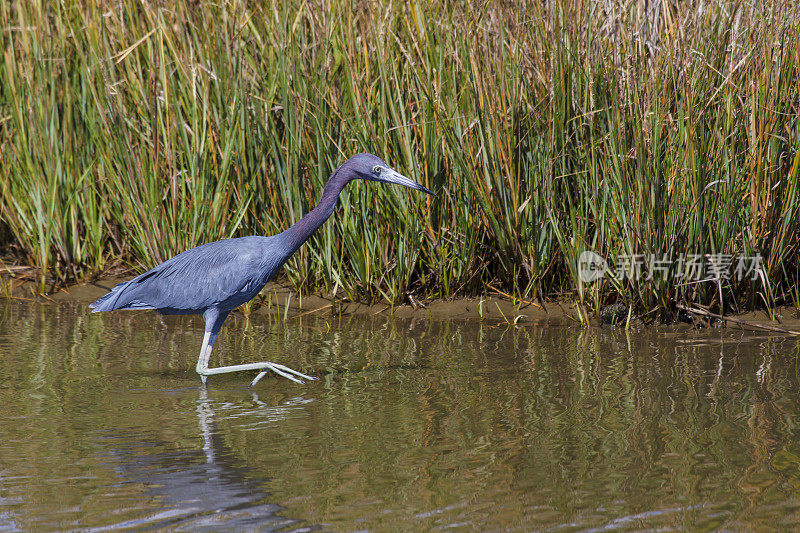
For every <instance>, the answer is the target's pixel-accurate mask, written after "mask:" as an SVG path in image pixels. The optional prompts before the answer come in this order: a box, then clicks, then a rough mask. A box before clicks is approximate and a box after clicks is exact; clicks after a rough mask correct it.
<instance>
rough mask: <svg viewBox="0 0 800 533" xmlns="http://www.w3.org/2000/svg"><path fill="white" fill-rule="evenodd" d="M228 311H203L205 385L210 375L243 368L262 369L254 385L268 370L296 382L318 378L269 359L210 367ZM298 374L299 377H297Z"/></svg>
mask: <svg viewBox="0 0 800 533" xmlns="http://www.w3.org/2000/svg"><path fill="white" fill-rule="evenodd" d="M229 312H230V311H226V312H219V311H217V310H216V309H209V310H208V311H206V312H205V313H203V318H204V319H205V321H206V332H205V335H204V336H203V346H202V347H201V348H200V356H199V357H198V359H197V373H198V374H200V380H201V381H202V382H203V384H204V385H205V384H206V382H207V381H208V376H212V375H214V374H227V373H228V372H240V371H242V370H261V371H262V372H261V373H260V374H258V376H256V378H255V379H254V380H253V381H252V382H251V383H250V386H251V387H252V386H253V385H255V384H256V383H258V381H259V380H260V379H261V378H262V377H264V376H265V375H266V374H267V372H269V371H270V370H271V371H273V372H275V373H276V374H278V375H279V376H283V377H285V378H286V379H290V380H292V381H294V382H296V383H303V382H302V381H301V380H300V379H297V378H298V377H299V378H303V379H307V380H309V381H313V380H315V379H316V378H314V377H311V376H307V375H305V374H302V373H300V372H298V371H296V370H292V369H291V368H289V367H288V366H284V365H280V364H278V363H270V362H268V361H263V362H261V363H248V364H244V365H232V366H221V367H218V368H208V360H209V359H210V357H211V349H212V348H213V347H214V341H216V340H217V335H219V330H220V328H222V323H223V322H224V321H225V319H226V318H227V317H228V313H229ZM295 376H297V377H295Z"/></svg>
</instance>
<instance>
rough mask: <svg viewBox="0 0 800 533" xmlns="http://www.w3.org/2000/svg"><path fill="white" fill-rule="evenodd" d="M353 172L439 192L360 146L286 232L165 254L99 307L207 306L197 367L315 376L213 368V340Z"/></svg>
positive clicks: (188, 310)
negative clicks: (362, 151)
mask: <svg viewBox="0 0 800 533" xmlns="http://www.w3.org/2000/svg"><path fill="white" fill-rule="evenodd" d="M353 179H363V180H369V181H380V182H384V183H395V184H398V185H404V186H406V187H410V188H412V189H417V190H420V191H424V192H426V193H428V194H433V192H431V191H430V190H428V189H426V188H425V187H423V186H422V185H420V184H418V183H416V182H414V181H411V180H410V179H408V178H406V177H405V176H402V175H400V174H398V173H397V172H395V171H394V170H392V169H391V168H389V166H388V165H386V163H384V162H383V161H382V160H381V159H380V158H379V157H377V156H375V155H372V154H357V155H355V156H353V157H351V158H350V159H348V160H347V161H345V162H344V163H343V164H342V165H341V166H340V167H339V168H337V169H336V170H335V171H334V172H333V174H332V175H331V177H330V178H329V179H328V182H327V183H326V184H325V189H324V191H323V192H322V197H321V198H320V200H319V203H318V204H317V206H316V207H315V208H314V209H312V210H311V211H310V212H309V213H308V214H306V215H305V216H304V217H303V218H302V219H300V220H299V221H298V222H297V223H296V224H294V225H293V226H292V227H291V228H289V229H287V230H286V231H284V232H283V233H279V234H278V235H273V236H271V237H258V236H253V237H240V238H237V239H226V240H222V241H217V242H210V243H208V244H203V245H201V246H198V247H196V248H192V249H190V250H186V251H185V252H183V253H181V254H178V255H176V256H175V257H173V258H172V259H169V260H167V261H164V262H163V263H161V264H160V265H158V266H156V267H155V268H153V269H152V270H149V271H147V272H145V273H144V274H142V275H140V276H137V277H135V278H134V279H132V280H130V281H126V282H124V283H120V284H119V285H117V286H116V287H114V288H113V289H112V290H111V292H109V293H108V294H106V295H105V296H103V297H102V298H100V299H99V300H97V301H96V302H94V303H93V304H91V305H90V306H89V307H91V308H92V309H93V310H94V312H95V313H98V312H101V311H113V310H115V309H156V310H158V311H159V312H161V313H165V314H202V315H203V319H204V320H205V323H206V331H205V336H204V337H203V345H202V347H201V349H200V357H199V358H198V361H197V372H198V373H199V374H200V376H201V379H202V381H203V383H205V382H206V379H207V377H208V376H209V375H213V374H222V373H225V372H235V371H239V370H260V371H261V372H260V373H259V374H258V376H256V378H255V379H254V380H253V382H252V383H251V386H252V385H254V384H255V383H256V382H258V380H260V379H261V378H262V377H263V376H264V375H265V374H266V373H267V371H269V370H272V371H273V372H276V373H277V374H280V375H282V376H284V377H286V378H288V379H291V380H293V381H298V382H301V381H300V380H299V379H297V377H295V376H298V377H302V378H306V379H313V378H311V377H310V376H306V375H305V374H301V373H299V372H296V371H294V370H292V369H290V368H288V367H285V366H283V365H279V364H277V363H270V362H261V363H251V364H245V365H234V366H227V367H220V368H208V359H209V357H210V355H211V348H212V347H213V345H214V341H215V340H216V338H217V335H218V334H219V330H220V328H221V327H222V323H223V322H224V321H225V318H227V316H228V314H229V313H230V312H231V311H232V310H234V309H236V308H237V307H239V306H240V305H241V304H243V303H245V302H248V301H250V300H252V299H253V298H254V297H255V296H256V295H257V294H258V293H259V292H260V291H261V289H262V288H264V285H266V283H267V282H268V281H269V280H270V279H271V278H272V277H273V276H274V275H275V274H276V273H277V272H278V270H280V268H281V267H282V266H283V264H284V263H285V262H286V260H287V259H289V257H291V256H292V254H293V253H294V252H295V251H297V249H298V248H300V246H302V244H303V243H304V242H306V240H308V238H309V237H310V236H311V235H313V234H314V232H315V231H317V229H318V228H319V227H320V226H321V225H322V224H323V223H324V222H325V221H326V220H327V219H328V218H329V217H330V216H331V215H332V214H333V210H334V208H335V207H336V201H337V199H338V198H339V193H341V191H342V189H343V188H344V186H345V185H347V184H348V183H349V182H350V181H351V180H353Z"/></svg>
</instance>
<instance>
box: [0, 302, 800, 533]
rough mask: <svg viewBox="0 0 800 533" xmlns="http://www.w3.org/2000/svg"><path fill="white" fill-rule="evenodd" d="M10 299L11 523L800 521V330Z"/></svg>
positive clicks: (579, 525) (0, 446) (2, 309)
mask: <svg viewBox="0 0 800 533" xmlns="http://www.w3.org/2000/svg"><path fill="white" fill-rule="evenodd" d="M164 322H165V324H162V323H161V322H160V321H159V319H158V317H157V316H155V315H153V314H149V313H116V314H109V315H92V314H89V313H87V309H86V308H85V307H84V306H81V305H75V304H67V303H63V304H33V303H23V302H8V301H0V405H1V406H2V407H1V408H0V409H1V410H0V432H2V439H0V529H3V530H16V529H21V530H32V529H33V530H65V529H66V530H68V529H81V530H86V529H92V528H108V527H112V526H113V527H122V528H131V529H140V528H170V529H177V530H181V529H185V530H192V531H195V530H203V529H208V530H221V529H222V530H243V529H245V530H253V529H256V530H273V529H279V530H286V531H291V530H301V531H302V530H309V529H312V530H341V531H352V530H359V529H365V530H390V529H405V530H409V529H414V530H433V529H444V528H453V527H455V528H459V529H465V530H469V529H479V530H555V531H578V530H604V529H649V528H663V529H685V528H692V529H708V530H710V529H735V530H741V529H749V530H769V529H789V528H794V529H796V528H798V527H800V440H798V439H799V438H800V431H799V430H798V420H799V419H798V413H800V402H799V401H798V380H799V379H800V373H799V372H798V363H797V360H798V341H797V340H796V339H789V338H786V337H780V336H768V335H762V334H757V333H743V332H740V331H734V330H730V329H728V330H714V331H703V332H696V331H692V330H688V329H687V330H680V331H676V330H657V329H654V330H649V331H646V332H639V333H634V334H630V335H626V334H625V332H624V331H620V330H613V329H596V330H589V331H587V330H582V329H579V328H568V327H550V328H541V327H517V328H507V327H505V326H500V325H497V324H493V323H484V324H481V323H477V322H472V323H468V322H458V323H456V322H433V321H426V320H417V321H408V320H405V321H404V320H391V319H389V318H386V317H367V318H365V317H357V318H330V317H328V318H324V317H323V318H314V319H309V318H308V317H304V318H302V319H296V320H289V321H287V322H284V321H283V320H281V319H280V318H269V317H263V316H262V317H258V318H257V319H255V318H254V319H252V320H250V321H249V322H248V321H246V320H244V319H243V318H238V319H235V320H231V319H229V320H228V323H227V324H226V329H225V330H223V336H222V337H221V339H220V341H219V342H218V343H217V349H216V353H215V355H212V363H213V364H214V365H215V366H216V365H219V364H222V363H223V362H224V364H235V363H240V362H250V361H259V360H265V359H268V360H273V361H276V362H281V363H284V364H287V365H290V366H292V367H293V368H296V369H298V370H301V371H304V372H314V373H317V374H318V375H319V376H320V377H321V379H320V381H318V382H315V383H311V384H307V385H297V384H294V383H292V382H290V381H287V380H285V379H276V378H265V379H264V380H263V381H262V382H261V383H259V384H258V385H257V387H255V388H254V389H253V391H252V392H250V391H248V389H247V383H248V380H249V379H251V378H252V377H253V375H252V374H238V375H230V376H224V377H217V378H212V380H211V381H210V386H209V388H208V389H207V390H204V389H203V388H201V387H199V380H198V379H197V376H196V375H195V373H194V366H195V363H196V355H197V351H198V350H199V343H200V340H201V337H202V331H203V325H202V322H201V321H200V320H199V319H196V318H193V317H168V318H165V319H164Z"/></svg>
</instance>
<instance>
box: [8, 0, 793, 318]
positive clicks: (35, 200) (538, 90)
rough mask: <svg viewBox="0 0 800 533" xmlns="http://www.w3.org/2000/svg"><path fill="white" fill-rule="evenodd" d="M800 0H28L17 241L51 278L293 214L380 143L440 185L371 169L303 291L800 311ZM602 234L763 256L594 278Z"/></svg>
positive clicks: (17, 103) (17, 160)
mask: <svg viewBox="0 0 800 533" xmlns="http://www.w3.org/2000/svg"><path fill="white" fill-rule="evenodd" d="M799 11H800V7H798V5H797V3H796V2H788V1H780V0H778V1H770V2H764V3H745V2H727V3H724V4H717V3H701V4H698V5H695V4H694V3H692V2H688V3H673V2H660V3H655V4H652V5H651V4H650V3H643V2H617V1H614V0H612V1H610V2H604V3H602V4H600V3H594V2H557V3H552V6H550V7H547V6H546V5H545V4H543V3H542V2H522V3H517V2H515V3H513V4H504V3H500V2H488V3H484V4H481V5H475V6H473V5H471V4H470V5H464V4H462V3H455V2H452V3H451V2H431V3H422V2H389V3H384V4H382V5H380V6H377V5H371V4H365V3H356V2H345V1H337V2H328V3H325V4H324V5H322V4H320V5H312V4H311V3H308V2H299V1H291V2H283V3H277V2H272V3H271V2H267V3H258V4H256V3H247V2H240V1H223V2H218V3H200V4H198V3H196V2H192V1H189V0H178V1H177V2H172V3H169V4H161V3H159V2H143V1H137V0H121V1H119V2H115V3H112V4H109V3H107V2H95V1H90V0H83V1H65V2H26V3H3V4H2V5H0V29H2V33H0V39H2V49H3V50H4V56H3V62H2V64H1V65H0V190H2V198H0V239H3V242H2V243H0V244H2V246H3V248H5V249H10V250H11V251H13V252H14V253H16V254H18V255H19V256H21V257H22V258H23V260H24V261H25V262H27V263H29V264H32V265H35V266H37V267H39V272H40V273H42V289H43V290H44V288H45V277H44V276H45V275H48V276H50V277H51V278H53V279H55V280H56V281H60V282H64V281H68V280H70V279H79V278H81V277H84V276H86V275H89V274H94V273H97V272H99V271H102V270H103V269H105V268H107V267H108V266H109V265H111V264H117V263H119V262H123V263H130V264H134V265H137V266H138V267H140V268H142V269H144V268H146V267H149V266H152V265H154V264H156V263H157V262H159V261H161V260H163V259H165V258H167V257H168V256H170V255H173V254H175V253H177V252H180V251H182V250H184V249H186V248H189V247H192V246H195V245H197V244H200V243H202V242H206V241H211V240H216V239H220V238H225V237H231V236H238V235H245V234H272V233H276V232H279V231H282V230H283V229H285V228H287V227H288V226H289V225H291V224H292V223H293V222H295V221H297V220H298V219H299V218H300V217H301V216H302V214H303V213H304V212H306V211H308V210H309V209H310V208H311V207H313V205H314V204H315V202H316V199H317V198H319V195H320V193H321V188H322V185H323V184H324V181H325V178H326V177H327V176H328V175H329V173H330V171H331V170H332V169H333V168H335V167H336V166H337V165H338V164H339V163H341V162H342V161H343V160H344V159H346V157H347V156H349V155H352V154H353V153H356V152H360V151H369V152H373V153H377V154H381V155H382V156H383V157H384V158H385V159H386V160H387V161H388V162H389V163H390V164H392V165H393V167H394V168H396V169H398V170H399V171H401V172H403V173H404V174H406V175H407V176H409V177H410V178H412V179H414V180H416V181H418V182H420V183H423V184H424V185H426V186H428V187H429V188H432V189H434V190H437V191H440V194H439V197H438V198H436V199H426V200H425V201H424V202H410V201H409V200H408V199H407V198H405V197H404V196H403V195H402V194H398V191H393V190H380V189H378V188H374V187H370V186H369V185H368V184H367V185H363V184H362V185H358V186H355V187H353V189H352V190H351V191H350V192H349V195H348V197H345V198H343V200H342V202H341V207H340V208H339V210H338V211H337V213H336V214H335V216H334V217H333V219H332V220H331V221H330V222H329V223H328V224H327V225H326V226H325V227H324V229H323V230H321V231H320V233H319V234H318V235H317V236H315V237H314V238H313V239H312V241H310V243H309V245H307V246H305V247H304V248H303V249H302V250H301V251H300V252H299V253H298V254H297V255H296V256H295V257H294V258H292V260H290V262H289V263H288V265H287V269H286V273H287V276H288V281H289V282H290V283H291V284H292V285H293V286H294V287H295V288H296V289H298V290H303V291H305V292H308V291H310V290H320V291H323V292H324V293H326V294H329V295H336V294H338V295H340V296H342V295H344V296H346V297H347V298H350V299H357V300H376V299H383V300H386V301H389V302H393V303H397V302H401V301H404V300H406V299H407V298H408V294H409V293H412V294H418V295H421V296H428V297H450V296H454V295H463V294H476V293H480V292H482V291H484V290H485V289H486V287H487V284H492V286H493V287H500V288H501V289H503V290H504V291H506V292H508V293H510V294H513V295H515V297H519V298H526V299H530V298H535V297H540V296H548V295H552V294H563V293H565V292H566V293H569V294H572V295H574V296H575V297H576V299H577V300H578V302H579V304H580V306H579V313H580V316H581V318H582V319H585V317H587V316H589V315H590V314H591V313H597V312H599V310H600V309H601V308H602V306H603V305H605V304H607V303H611V302H614V301H621V302H625V304H626V305H632V306H634V307H635V308H636V309H637V310H638V312H641V313H661V312H669V311H670V310H671V309H673V308H674V307H673V305H674V303H675V302H676V301H684V300H686V301H691V302H699V303H703V304H706V305H710V306H713V307H716V308H719V307H720V306H722V305H723V304H724V306H725V308H728V307H730V306H734V305H735V306H753V305H765V306H767V307H772V306H774V305H776V304H780V303H783V302H786V303H791V302H794V304H795V305H796V306H798V307H800V301H798V296H797V291H796V289H794V290H793V289H792V288H793V287H796V286H797V282H798V272H800V255H798V249H799V246H800V239H799V238H798V220H799V219H798V206H800V198H799V197H798V195H799V194H800V193H799V192H798V173H800V155H798V154H800V152H798V150H797V147H798V141H800V121H798V113H799V112H800V83H798V82H799V81H800V76H798V71H799V70H800V47H799V46H798V43H800V23H798V21H800V16H799V15H800V13H799ZM355 206H359V209H356V208H355ZM364 213H370V214H371V215H370V216H371V217H373V218H371V219H368V218H367V217H365V216H364ZM388 225H392V226H393V227H395V228H396V229H395V231H393V232H392V235H391V237H387V234H386V231H384V228H385V227H386V226H388ZM586 250H592V251H595V252H596V253H597V254H599V255H600V256H602V257H604V258H606V259H607V260H608V261H609V262H610V263H611V264H614V263H615V262H616V261H618V259H619V258H620V257H663V256H667V257H670V258H675V257H676V256H678V255H689V254H697V255H699V256H700V257H704V256H705V255H706V254H710V255H719V254H724V255H726V256H728V255H729V256H732V257H740V256H748V257H749V256H753V255H756V254H759V255H760V257H762V258H763V263H762V264H761V265H760V266H759V269H758V270H757V271H756V272H754V275H753V276H733V277H732V278H731V279H724V278H720V279H718V280H708V281H701V282H694V281H692V280H687V279H686V276H685V274H686V271H685V268H684V267H685V265H683V264H681V263H679V262H676V261H672V262H670V263H669V265H668V266H667V267H666V268H665V270H664V273H665V276H663V277H648V276H639V277H628V278H625V279H617V278H611V277H606V278H603V279H602V280H598V281H593V282H585V281H583V280H582V278H581V276H580V273H579V260H580V255H581V253H582V252H584V251H586ZM651 316H652V315H651Z"/></svg>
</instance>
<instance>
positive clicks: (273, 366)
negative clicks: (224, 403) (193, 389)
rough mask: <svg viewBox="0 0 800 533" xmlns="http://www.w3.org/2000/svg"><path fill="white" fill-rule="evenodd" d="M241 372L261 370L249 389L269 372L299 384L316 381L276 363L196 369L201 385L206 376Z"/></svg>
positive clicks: (265, 362) (266, 362)
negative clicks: (305, 381)
mask: <svg viewBox="0 0 800 533" xmlns="http://www.w3.org/2000/svg"><path fill="white" fill-rule="evenodd" d="M242 370H261V372H260V373H259V374H258V375H257V376H256V378H255V379H254V380H253V381H252V382H250V387H252V386H253V385H255V384H256V383H258V382H259V381H260V380H261V378H263V377H264V376H265V375H267V373H268V372H270V371H272V372H275V373H276V374H278V375H279V376H282V377H285V378H286V379H290V380H292V381H294V382H295V383H300V384H302V383H304V381H303V379H305V380H308V381H314V380H316V379H317V378H315V377H312V376H308V375H306V374H303V373H301V372H298V371H297V370H292V369H291V368H289V367H288V366H285V365H281V364H278V363H270V362H268V361H264V362H261V363H249V364H245V365H232V366H221V367H219V368H198V369H197V373H198V374H200V379H201V380H202V381H203V383H205V382H206V380H207V379H208V376H213V375H215V374H227V373H228V372H240V371H242ZM300 378H302V379H300Z"/></svg>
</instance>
